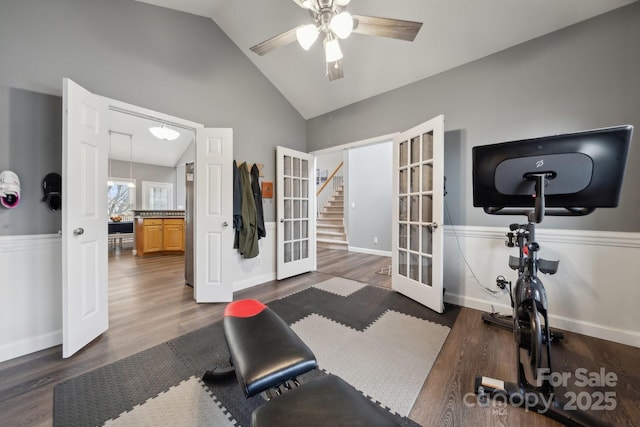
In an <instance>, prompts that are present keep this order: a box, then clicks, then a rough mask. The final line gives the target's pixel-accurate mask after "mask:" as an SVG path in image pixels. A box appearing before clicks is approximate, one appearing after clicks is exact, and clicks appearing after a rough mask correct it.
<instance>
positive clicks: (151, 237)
mask: <svg viewBox="0 0 640 427" xmlns="http://www.w3.org/2000/svg"><path fill="white" fill-rule="evenodd" d="M136 251H137V253H136V254H137V255H139V256H144V255H148V254H153V253H155V254H163V253H178V252H184V218H142V217H138V218H136Z"/></svg>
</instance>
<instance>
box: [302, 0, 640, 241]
mask: <svg viewBox="0 0 640 427" xmlns="http://www.w3.org/2000/svg"><path fill="white" fill-rule="evenodd" d="M639 23H640V3H634V4H632V5H630V6H627V7H624V8H621V9H618V10H615V11H613V12H610V13H608V14H605V15H602V16H599V17H596V18H594V19H591V20H588V21H585V22H583V23H580V24H577V25H575V26H572V27H569V28H566V29H563V30H560V31H558V32H555V33H553V34H550V35H547V36H544V37H541V38H538V39H535V40H532V41H530V42H527V43H524V44H522V45H519V46H516V47H513V48H510V49H507V50H504V51H502V52H499V53H497V54H494V55H491V56H488V57H486V58H483V59H481V60H478V61H475V62H473V63H470V64H467V65H464V66H461V67H458V68H456V69H453V70H451V71H447V72H445V73H442V74H439V75H437V76H434V77H431V78H428V79H425V80H422V81H419V82H417V83H414V84H411V85H408V86H405V87H402V88H399V89H397V90H394V91H391V92H388V93H385V94H382V95H379V96H376V97H373V98H369V99H367V100H365V101H362V102H359V103H356V104H353V105H350V106H348V107H345V108H342V109H339V110H336V111H333V112H330V113H327V114H325V115H322V116H319V117H316V118H313V119H311V120H309V121H308V122H307V141H308V148H309V150H319V149H323V148H327V147H331V146H335V145H340V144H345V143H349V142H352V141H359V140H364V139H367V138H371V137H375V136H378V135H385V134H388V133H392V132H396V131H402V130H405V129H408V128H411V127H412V126H414V125H416V124H418V123H421V122H423V121H425V120H427V119H430V118H432V117H434V116H436V115H438V114H444V115H445V121H446V122H445V129H446V131H447V132H446V135H445V174H446V176H447V189H448V192H449V194H448V195H447V196H446V198H445V203H446V208H447V212H445V218H446V222H447V223H453V224H467V225H489V226H504V224H506V223H509V222H513V218H515V217H497V216H491V215H486V214H484V213H483V211H482V210H481V209H479V208H473V203H472V180H471V148H472V147H473V146H475V145H483V144H489V143H496V142H503V141H511V140H516V139H522V138H528V137H537V136H545V135H552V134H558V133H564V132H574V131H579V130H585V129H593V128H600V127H606V126H613V125H619V124H631V125H634V126H635V127H636V133H635V138H634V141H632V147H631V150H630V153H629V154H630V157H629V160H628V162H627V169H626V176H625V182H624V186H623V191H622V198H621V201H620V206H619V207H618V208H617V209H599V210H596V212H595V213H593V214H591V215H589V216H586V217H581V218H557V217H556V218H551V217H547V218H545V220H544V225H543V226H544V227H545V228H561V229H588V230H611V231H627V232H638V231H640V216H638V213H637V212H638V208H639V207H640V191H638V190H637V183H638V182H640V169H638V168H635V166H636V165H638V164H640V147H638V141H639V140H640V78H639V76H640V25H639Z"/></svg>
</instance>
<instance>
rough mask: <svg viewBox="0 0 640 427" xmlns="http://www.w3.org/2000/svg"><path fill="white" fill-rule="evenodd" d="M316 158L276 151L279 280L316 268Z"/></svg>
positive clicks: (280, 150) (292, 151)
mask: <svg viewBox="0 0 640 427" xmlns="http://www.w3.org/2000/svg"><path fill="white" fill-rule="evenodd" d="M314 168H315V157H314V156H313V155H311V154H307V153H302V152H300V151H295V150H291V149H289V148H285V147H277V149H276V176H277V178H276V206H277V217H278V224H277V234H278V238H277V244H276V246H277V249H276V251H277V255H276V257H277V270H276V277H277V279H278V280H281V279H286V278H287V277H291V276H295V275H298V274H302V273H306V272H308V271H312V270H315V268H316V226H315V223H316V222H315V199H316V197H315V191H314V188H315V169H314Z"/></svg>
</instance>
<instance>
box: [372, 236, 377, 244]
mask: <svg viewBox="0 0 640 427" xmlns="http://www.w3.org/2000/svg"><path fill="white" fill-rule="evenodd" d="M373 243H375V244H376V245H377V244H378V238H377V237H374V238H373Z"/></svg>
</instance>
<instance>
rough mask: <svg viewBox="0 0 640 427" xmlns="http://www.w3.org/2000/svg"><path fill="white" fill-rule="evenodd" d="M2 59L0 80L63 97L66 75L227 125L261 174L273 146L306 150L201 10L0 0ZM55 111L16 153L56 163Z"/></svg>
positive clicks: (12, 145)
mask: <svg viewBox="0 0 640 427" xmlns="http://www.w3.org/2000/svg"><path fill="white" fill-rule="evenodd" d="M0 61H2V66H1V67H0V86H4V87H8V88H17V89H26V90H30V91H33V92H41V93H45V94H50V95H57V96H61V94H62V78H63V77H69V78H71V79H73V80H74V81H76V82H77V83H79V84H80V85H82V86H84V87H85V88H87V89H88V90H90V91H92V92H94V93H96V94H98V95H103V96H106V97H109V98H113V99H117V100H120V101H124V102H128V103H131V104H134V105H139V106H141V107H145V108H149V109H152V110H156V111H160V112H163V113H167V114H171V115H173V116H176V117H181V118H184V119H188V120H192V121H195V122H199V123H202V124H204V125H205V126H208V127H230V128H233V133H234V157H235V158H236V159H237V160H239V161H248V162H251V163H253V162H259V163H264V164H265V167H264V170H263V171H264V173H265V179H266V180H268V181H272V182H273V181H274V179H275V152H274V149H275V147H276V146H277V145H282V146H285V147H289V148H292V149H296V150H301V151H306V133H305V120H304V119H303V118H302V117H301V116H300V115H299V114H298V112H297V111H295V109H294V108H293V107H292V106H291V105H290V104H289V103H288V102H287V100H286V99H285V98H284V97H283V96H282V95H281V94H280V93H279V92H278V91H277V90H276V89H275V88H274V87H273V85H272V84H271V83H270V82H269V81H268V80H267V79H266V78H265V77H264V76H263V75H262V74H261V73H260V72H259V71H258V70H257V69H256V68H255V66H254V65H253V64H252V63H251V62H250V61H249V59H248V58H247V57H246V56H245V55H244V54H243V53H242V52H241V51H240V50H239V49H238V48H237V46H236V45H235V44H234V43H233V42H231V41H230V40H229V38H228V37H227V36H226V35H225V34H224V33H223V32H222V31H221V30H220V28H218V26H217V25H216V24H215V23H214V22H213V21H212V20H211V19H208V18H203V17H198V16H195V15H190V14H186V13H181V12H177V11H173V10H169V9H165V8H161V7H156V6H151V5H148V4H144V3H140V2H136V1H133V0H47V1H42V0H20V1H14V0H0ZM5 102H6V101H3V103H5ZM54 116H55V119H54V120H53V121H54V122H55V123H57V124H58V126H59V128H58V130H56V132H53V133H51V134H50V135H51V140H50V141H49V140H45V139H46V138H43V139H42V140H41V141H42V142H41V143H38V144H37V149H34V150H28V151H26V152H25V154H24V156H25V157H24V158H23V159H21V161H22V162H29V164H31V163H33V162H35V163H38V164H39V163H42V164H43V169H46V170H49V169H52V170H56V169H58V170H59V169H60V168H61V156H62V152H61V148H60V147H61V146H60V141H59V138H60V135H61V127H60V125H59V122H60V121H61V113H60V111H58V112H57V113H55V114H54ZM0 120H2V119H1V118H0ZM2 132H5V133H6V129H2V130H0V134H2ZM56 138H58V139H57V140H56ZM5 141H6V138H5V140H4V141H2V142H3V145H2V148H0V149H2V150H7V148H6V145H5V144H6V142H5ZM14 141H15V140H11V141H9V148H8V150H9V151H10V152H15V151H16V150H18V149H19V148H18V146H17V145H16V144H17V143H16V142H14ZM49 144H51V146H50V145H49ZM58 153H60V154H58ZM2 158H3V159H5V156H2ZM2 161H4V160H2ZM29 174H31V172H29ZM24 178H25V179H26V180H27V181H28V182H29V181H34V180H36V179H39V177H38V176H36V175H35V173H34V175H33V176H29V177H27V176H25V177H24ZM25 202H28V201H25ZM21 206H22V205H21ZM273 206H274V205H272V204H270V205H266V208H265V209H266V210H265V219H266V220H267V221H273V218H274V217H275V213H274V207H273ZM19 210H20V211H21V212H25V211H26V208H23V209H19ZM0 221H2V219H0ZM32 225H33V223H31V222H30V223H29V225H26V223H22V224H21V220H20V219H17V221H15V224H13V225H12V226H11V227H10V228H13V229H25V228H28V230H30V231H31V232H29V233H25V234H34V233H38V232H42V231H37V230H35V229H32V228H30V227H31V226H32ZM25 231H26V230H25ZM1 232H2V233H4V230H1Z"/></svg>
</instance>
